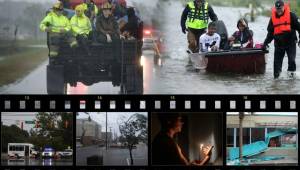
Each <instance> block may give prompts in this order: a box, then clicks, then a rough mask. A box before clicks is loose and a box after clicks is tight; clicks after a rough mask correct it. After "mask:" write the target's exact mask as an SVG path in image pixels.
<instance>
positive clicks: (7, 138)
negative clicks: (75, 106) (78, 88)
mask: <svg viewBox="0 0 300 170" xmlns="http://www.w3.org/2000/svg"><path fill="white" fill-rule="evenodd" d="M35 121H37V122H39V125H40V127H39V128H33V129H31V130H30V132H29V133H28V132H27V131H25V130H21V129H20V128H19V127H17V126H16V125H12V126H5V125H2V126H1V129H2V130H1V140H2V152H7V144H8V143H12V142H15V143H32V144H33V145H34V146H36V147H37V148H39V149H43V148H44V147H45V146H52V147H53V148H54V149H55V150H64V149H66V148H68V147H72V145H73V114H72V113H45V112H40V113H38V114H37V115H36V120H35ZM66 122H68V123H66Z"/></svg>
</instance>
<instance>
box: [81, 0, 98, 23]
mask: <svg viewBox="0 0 300 170" xmlns="http://www.w3.org/2000/svg"><path fill="white" fill-rule="evenodd" d="M80 5H81V6H82V7H83V9H84V14H85V16H87V17H88V18H89V19H90V20H91V21H92V22H93V21H94V19H95V18H96V16H97V15H98V13H99V9H98V7H97V6H96V5H95V3H94V1H93V0H84V1H83V3H82V4H80Z"/></svg>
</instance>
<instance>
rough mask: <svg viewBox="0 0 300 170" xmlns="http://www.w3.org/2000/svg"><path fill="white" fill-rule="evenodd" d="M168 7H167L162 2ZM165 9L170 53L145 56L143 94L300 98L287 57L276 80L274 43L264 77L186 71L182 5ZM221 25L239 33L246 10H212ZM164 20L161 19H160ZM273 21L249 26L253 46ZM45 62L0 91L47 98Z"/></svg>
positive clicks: (98, 90) (100, 88) (99, 90)
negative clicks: (158, 58)
mask: <svg viewBox="0 0 300 170" xmlns="http://www.w3.org/2000/svg"><path fill="white" fill-rule="evenodd" d="M161 5H164V3H161ZM165 5H166V4H165ZM167 5H168V6H166V7H165V8H162V9H165V10H166V11H165V14H166V15H165V16H164V17H165V18H164V25H163V30H162V31H163V32H164V34H165V40H166V46H167V51H168V53H167V54H166V56H163V58H162V59H161V61H160V62H161V63H160V64H157V63H155V62H154V59H153V52H152V51H144V53H143V56H142V62H141V63H142V64H143V66H144V94H299V93H300V78H299V77H300V72H297V78H296V79H293V80H290V79H288V78H287V73H286V70H287V57H285V59H284V62H283V69H282V70H283V72H282V75H281V77H280V78H279V79H278V80H274V79H273V52H274V47H273V43H272V44H270V53H269V54H268V63H267V65H266V73H265V74H263V75H239V74H210V73H206V72H205V71H200V72H196V71H193V70H190V69H187V68H186V65H187V63H188V55H187V53H186V49H187V42H186V35H185V34H183V33H181V28H180V17H181V12H182V10H183V8H184V7H183V6H182V5H181V4H179V3H168V4H167ZM214 10H215V12H216V14H217V15H218V17H219V19H220V20H223V21H224V22H225V25H226V26H227V30H228V33H229V34H232V33H233V32H234V31H235V30H236V29H237V28H236V21H237V20H238V18H239V17H240V15H241V14H244V13H246V12H248V9H245V8H229V7H214ZM161 17H163V16H161ZM268 21H269V18H267V17H258V18H257V20H256V21H255V22H254V23H249V26H250V29H252V30H253V31H254V39H255V43H262V42H263V41H264V38H265V37H266V34H267V31H266V27H267V24H268ZM297 50H298V52H297V57H296V63H297V64H298V66H297V70H300V68H299V65H300V49H299V48H298V49H297ZM46 64H47V63H46V62H45V63H43V64H42V65H41V66H40V67H38V68H37V69H35V70H34V71H32V72H31V73H30V74H29V75H28V76H26V77H25V78H23V79H22V80H18V81H17V82H15V83H13V84H10V85H6V86H3V87H0V93H4V94H46ZM119 89H120V88H119V87H113V86H112V85H111V83H109V82H105V83H96V84H94V85H92V86H84V85H83V84H79V85H78V87H76V88H74V87H72V88H71V87H69V88H68V94H118V93H119V91H120V90H119Z"/></svg>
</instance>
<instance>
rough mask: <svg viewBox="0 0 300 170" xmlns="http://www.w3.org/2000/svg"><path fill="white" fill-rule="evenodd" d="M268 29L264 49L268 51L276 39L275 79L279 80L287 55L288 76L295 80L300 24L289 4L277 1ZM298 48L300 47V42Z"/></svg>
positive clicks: (280, 0)
mask: <svg viewBox="0 0 300 170" xmlns="http://www.w3.org/2000/svg"><path fill="white" fill-rule="evenodd" d="M267 29H268V35H267V37H266V39H265V41H264V44H263V49H266V47H268V44H269V43H271V42H272V40H273V39H274V45H275V52H274V72H273V75H274V78H275V79H277V78H278V77H279V75H280V73H281V70H282V61H283V58H284V56H285V53H287V56H288V76H289V77H291V78H294V77H295V71H296V62H295V58H296V44H297V35H296V31H298V33H299V39H300V23H299V20H298V18H297V16H296V14H294V13H293V12H291V10H290V7H289V4H285V3H284V2H283V1H282V0H276V2H275V7H273V9H272V17H271V19H270V22H269V25H268V28H267ZM298 46H299V47H300V41H299V42H298Z"/></svg>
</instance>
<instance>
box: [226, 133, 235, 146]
mask: <svg viewBox="0 0 300 170" xmlns="http://www.w3.org/2000/svg"><path fill="white" fill-rule="evenodd" d="M226 140H227V142H226V144H227V147H234V128H227V129H226Z"/></svg>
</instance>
